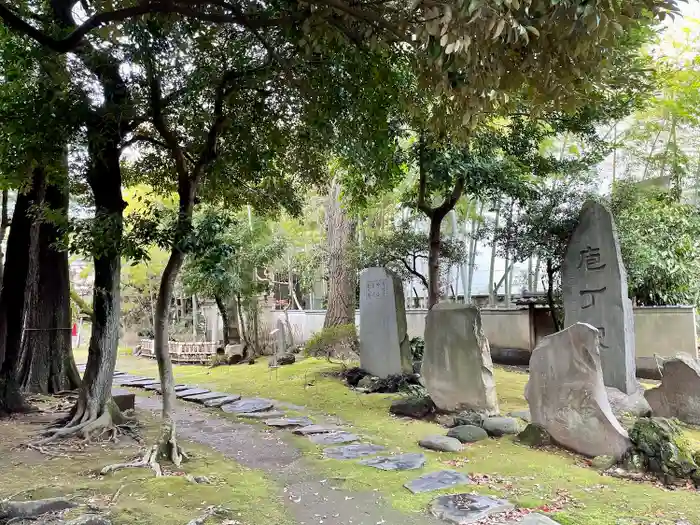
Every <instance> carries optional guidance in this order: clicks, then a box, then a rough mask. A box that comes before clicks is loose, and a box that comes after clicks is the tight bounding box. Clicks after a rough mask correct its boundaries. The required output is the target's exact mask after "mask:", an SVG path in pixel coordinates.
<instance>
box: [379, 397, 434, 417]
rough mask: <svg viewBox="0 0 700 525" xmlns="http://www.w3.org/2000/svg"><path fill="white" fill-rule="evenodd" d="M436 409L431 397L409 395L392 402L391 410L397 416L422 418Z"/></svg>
mask: <svg viewBox="0 0 700 525" xmlns="http://www.w3.org/2000/svg"><path fill="white" fill-rule="evenodd" d="M434 410H435V405H434V404H433V402H432V400H431V399H430V398H429V397H407V398H404V399H397V400H396V401H394V402H393V403H391V408H390V409H389V412H391V413H392V414H394V415H396V416H406V417H412V418H415V419H422V418H424V417H426V416H428V415H429V414H431V413H432V412H433V411H434Z"/></svg>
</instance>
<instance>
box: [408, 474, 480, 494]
mask: <svg viewBox="0 0 700 525" xmlns="http://www.w3.org/2000/svg"><path fill="white" fill-rule="evenodd" d="M469 483H471V480H470V479H469V478H468V477H467V476H465V475H464V474H462V473H461V472H457V471H456V470H441V471H439V472H431V473H430V474H425V475H424V476H421V477H420V478H417V479H414V480H413V481H409V482H408V483H406V484H405V485H404V487H406V488H407V489H408V490H410V491H411V492H413V493H414V494H419V493H421V492H430V491H431V490H442V489H447V488H450V487H454V486H456V485H467V484H469Z"/></svg>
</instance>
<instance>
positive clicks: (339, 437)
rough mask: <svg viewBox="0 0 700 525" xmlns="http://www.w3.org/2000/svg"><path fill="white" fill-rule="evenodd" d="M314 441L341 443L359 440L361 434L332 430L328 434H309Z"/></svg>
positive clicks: (320, 443) (319, 442) (331, 443)
mask: <svg viewBox="0 0 700 525" xmlns="http://www.w3.org/2000/svg"><path fill="white" fill-rule="evenodd" d="M308 438H309V440H310V441H311V442H312V443H316V444H317V445H340V444H342V443H352V442H353V441H359V440H360V436H356V435H355V434H352V433H350V432H330V433H328V434H311V435H310V436H308Z"/></svg>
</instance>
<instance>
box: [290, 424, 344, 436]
mask: <svg viewBox="0 0 700 525" xmlns="http://www.w3.org/2000/svg"><path fill="white" fill-rule="evenodd" d="M341 430H344V429H343V428H342V427H339V426H337V425H309V426H308V427H302V428H297V429H295V430H294V433H295V434H299V435H301V436H307V435H309V434H325V433H327V432H338V431H341Z"/></svg>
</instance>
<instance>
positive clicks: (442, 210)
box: [435, 177, 466, 218]
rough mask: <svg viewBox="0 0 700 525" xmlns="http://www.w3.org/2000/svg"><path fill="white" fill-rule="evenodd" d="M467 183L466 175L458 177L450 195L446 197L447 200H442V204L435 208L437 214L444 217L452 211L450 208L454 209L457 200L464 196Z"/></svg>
mask: <svg viewBox="0 0 700 525" xmlns="http://www.w3.org/2000/svg"><path fill="white" fill-rule="evenodd" d="M465 184H466V177H459V178H458V179H457V182H455V185H454V187H453V188H452V192H451V193H450V195H449V196H447V197H445V200H444V201H442V204H441V205H440V206H438V207H437V208H436V209H435V215H436V216H438V217H440V218H443V217H444V216H445V215H447V214H448V213H449V212H450V210H452V209H453V208H454V207H455V206H456V205H457V202H458V201H459V199H460V197H462V193H464V185H465Z"/></svg>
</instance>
